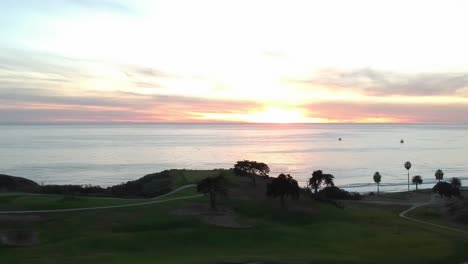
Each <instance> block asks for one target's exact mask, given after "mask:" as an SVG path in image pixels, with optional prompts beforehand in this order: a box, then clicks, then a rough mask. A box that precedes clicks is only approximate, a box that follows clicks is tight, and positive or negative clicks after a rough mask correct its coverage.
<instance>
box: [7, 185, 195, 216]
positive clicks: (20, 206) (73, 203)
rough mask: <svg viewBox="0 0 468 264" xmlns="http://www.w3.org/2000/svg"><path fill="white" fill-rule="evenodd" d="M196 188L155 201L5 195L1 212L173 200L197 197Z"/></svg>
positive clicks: (45, 195)
mask: <svg viewBox="0 0 468 264" xmlns="http://www.w3.org/2000/svg"><path fill="white" fill-rule="evenodd" d="M195 194H196V190H195V188H188V189H184V190H181V191H179V192H177V193H174V194H170V195H167V196H164V197H161V198H153V199H113V198H98V197H85V196H72V195H47V194H44V195H42V194H39V195H21V194H12V195H3V196H0V211H8V210H41V209H42V210H48V209H65V208H83V207H96V206H112V205H124V204H134V203H142V202H149V201H153V200H158V199H162V200H164V199H171V198H177V197H182V196H190V195H195Z"/></svg>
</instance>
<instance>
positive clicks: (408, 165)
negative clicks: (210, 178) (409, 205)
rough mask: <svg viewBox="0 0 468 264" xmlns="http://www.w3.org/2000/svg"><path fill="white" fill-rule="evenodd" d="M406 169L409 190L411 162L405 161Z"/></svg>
mask: <svg viewBox="0 0 468 264" xmlns="http://www.w3.org/2000/svg"><path fill="white" fill-rule="evenodd" d="M405 169H406V170H407V171H408V191H409V170H410V169H411V162H409V161H407V162H405Z"/></svg>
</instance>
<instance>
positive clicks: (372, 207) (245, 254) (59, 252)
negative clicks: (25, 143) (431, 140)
mask: <svg viewBox="0 0 468 264" xmlns="http://www.w3.org/2000/svg"><path fill="white" fill-rule="evenodd" d="M173 174H174V176H173V181H172V183H173V187H174V190H176V191H174V192H172V193H169V194H167V195H164V196H162V197H156V198H147V199H143V198H139V199H130V198H117V199H116V198H110V197H86V196H72V195H49V194H28V193H2V194H1V195H0V212H3V213H0V241H3V243H0V261H1V263H9V264H17V263H18V264H19V263H31V264H35V263H71V264H72V263H76V264H78V263H80V264H81V263H168V264H169V263H174V264H179V263H180V264H186V263H193V264H217V263H226V264H227V263H282V264H286V263H288V264H306V263H307V264H308V263H463V262H466V261H468V251H467V250H466V249H467V248H468V233H464V232H462V231H463V230H465V231H466V230H468V228H467V227H466V226H464V225H461V224H455V223H453V222H452V221H450V220H448V219H447V218H446V217H444V215H443V214H442V213H438V211H437V209H434V208H432V207H431V206H421V207H419V208H416V209H415V210H413V211H411V212H409V213H408V214H407V215H408V216H410V217H414V218H416V219H419V220H422V221H429V222H431V221H432V222H433V223H435V224H440V225H444V226H450V227H453V228H454V230H448V229H444V228H440V227H437V226H432V225H427V224H423V223H418V222H415V221H410V220H408V219H405V218H402V217H400V216H399V214H400V213H401V212H402V211H405V210H406V209H408V208H409V207H411V205H410V204H411V203H423V202H428V201H429V200H430V199H431V197H433V196H434V194H433V193H432V191H428V190H420V191H419V192H410V193H388V194H385V193H383V194H380V195H379V196H373V197H364V198H363V199H362V200H361V201H338V204H339V205H340V206H337V205H336V204H332V203H326V202H320V201H316V200H313V199H310V198H309V197H304V196H301V197H300V198H299V199H298V200H291V199H286V201H285V207H284V208H283V207H282V206H281V205H280V202H279V200H278V199H274V198H271V197H267V196H266V195H265V193H266V184H265V180H264V179H257V184H256V186H253V185H252V184H251V182H250V180H249V179H246V178H243V177H237V176H235V175H233V174H232V173H226V174H225V175H226V178H227V179H228V183H229V184H228V191H227V195H226V196H224V197H221V198H220V199H219V200H218V210H216V211H213V210H210V206H209V198H208V196H204V195H200V194H199V193H197V188H196V186H195V185H193V183H195V182H197V181H199V180H200V179H203V178H204V177H208V176H212V175H213V174H214V173H213V171H179V172H177V171H174V172H173ZM181 175H182V176H183V177H182V176H181ZM191 175H193V177H192V176H191ZM181 179H182V180H181ZM190 184H192V185H190ZM181 186H185V187H184V188H179V187H181ZM464 194H465V196H466V194H467V193H466V191H464ZM426 199H427V201H426ZM96 207H100V208H96ZM66 209H82V210H76V211H66ZM38 210H41V211H44V210H49V211H47V212H41V211H38ZM7 211H8V212H9V213H6V212H7ZM20 211H23V212H20ZM25 211H26V212H25ZM457 230H460V231H457Z"/></svg>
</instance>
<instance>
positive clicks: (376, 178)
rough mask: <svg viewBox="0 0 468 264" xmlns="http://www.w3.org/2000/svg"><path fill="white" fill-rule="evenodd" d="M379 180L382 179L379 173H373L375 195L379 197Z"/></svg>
mask: <svg viewBox="0 0 468 264" xmlns="http://www.w3.org/2000/svg"><path fill="white" fill-rule="evenodd" d="M381 179H382V176H381V175H380V172H378V171H376V172H375V173H374V182H375V183H377V195H379V185H380V180H381Z"/></svg>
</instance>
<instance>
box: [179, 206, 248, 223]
mask: <svg viewBox="0 0 468 264" xmlns="http://www.w3.org/2000/svg"><path fill="white" fill-rule="evenodd" d="M172 214H174V215H179V216H196V217H198V218H199V219H200V220H201V221H202V222H204V223H206V224H210V225H215V226H221V227H229V228H250V227H251V226H249V225H243V224H240V223H239V222H238V220H237V219H238V216H237V214H236V213H235V212H234V210H232V209H230V208H227V207H219V208H218V210H210V209H208V208H207V207H206V205H202V204H192V205H190V206H189V207H185V208H179V209H176V210H174V211H172Z"/></svg>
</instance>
